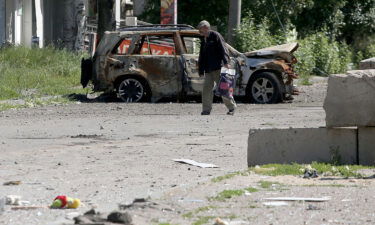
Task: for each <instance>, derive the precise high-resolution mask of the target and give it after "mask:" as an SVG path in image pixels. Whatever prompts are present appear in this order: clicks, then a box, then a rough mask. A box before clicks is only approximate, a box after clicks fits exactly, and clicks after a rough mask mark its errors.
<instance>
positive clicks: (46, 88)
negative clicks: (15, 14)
mask: <svg viewBox="0 0 375 225" xmlns="http://www.w3.org/2000/svg"><path fill="white" fill-rule="evenodd" d="M81 57H82V55H79V54H76V53H72V52H69V51H67V50H58V49H55V48H53V47H46V48H42V49H39V48H28V47H24V46H16V47H4V48H0V100H4V99H10V98H25V97H32V96H36V97H38V96H43V95H62V94H69V93H72V90H73V89H74V88H75V87H78V86H79V81H80V59H81Z"/></svg>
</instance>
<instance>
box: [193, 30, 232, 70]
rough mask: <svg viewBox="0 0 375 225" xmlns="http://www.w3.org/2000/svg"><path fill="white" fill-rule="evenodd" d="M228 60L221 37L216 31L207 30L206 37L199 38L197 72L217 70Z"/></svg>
mask: <svg viewBox="0 0 375 225" xmlns="http://www.w3.org/2000/svg"><path fill="white" fill-rule="evenodd" d="M205 39H206V40H205ZM228 62H229V54H228V49H227V48H226V46H225V41H224V39H223V37H222V36H221V35H220V34H219V33H218V32H216V31H209V34H208V37H207V38H204V37H202V38H201V49H200V52H199V60H198V66H199V74H200V75H203V74H204V72H206V73H209V72H212V71H215V70H219V69H221V67H222V66H223V65H225V64H228Z"/></svg>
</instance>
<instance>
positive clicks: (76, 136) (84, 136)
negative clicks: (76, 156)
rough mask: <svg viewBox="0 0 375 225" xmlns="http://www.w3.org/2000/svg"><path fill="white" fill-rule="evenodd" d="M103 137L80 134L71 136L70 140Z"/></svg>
mask: <svg viewBox="0 0 375 225" xmlns="http://www.w3.org/2000/svg"><path fill="white" fill-rule="evenodd" d="M100 137H103V135H98V134H78V135H75V136H70V138H100Z"/></svg>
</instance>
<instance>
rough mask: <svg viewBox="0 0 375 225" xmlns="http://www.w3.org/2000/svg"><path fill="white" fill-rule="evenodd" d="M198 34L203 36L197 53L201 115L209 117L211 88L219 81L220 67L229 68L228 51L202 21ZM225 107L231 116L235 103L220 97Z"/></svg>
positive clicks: (207, 24) (204, 21)
mask: <svg viewBox="0 0 375 225" xmlns="http://www.w3.org/2000/svg"><path fill="white" fill-rule="evenodd" d="M197 28H198V30H199V33H200V34H201V35H202V36H203V38H202V41H201V48H200V52H199V60H198V67H199V76H204V86H203V93H202V108H203V109H202V113H201V115H210V113H211V109H212V101H213V97H214V96H213V91H212V89H213V87H214V84H215V83H216V84H218V83H219V81H220V71H221V67H223V66H224V67H226V68H229V62H230V59H229V55H228V49H227V48H226V46H225V42H224V39H223V37H222V36H221V35H220V34H219V33H218V32H216V31H213V30H211V27H210V24H209V23H208V22H207V21H206V20H203V21H201V22H200V23H199V24H198V27H197ZM222 99H223V102H224V104H225V106H226V107H227V108H228V113H227V114H228V115H233V114H234V110H235V109H236V102H235V101H234V99H233V98H227V97H224V96H222Z"/></svg>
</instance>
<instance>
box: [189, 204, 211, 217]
mask: <svg viewBox="0 0 375 225" xmlns="http://www.w3.org/2000/svg"><path fill="white" fill-rule="evenodd" d="M215 208H217V207H216V206H212V205H209V206H203V207H199V208H197V209H195V210H193V211H191V212H188V213H185V214H183V215H182V217H184V218H193V216H194V214H198V213H200V212H205V211H208V210H210V209H215Z"/></svg>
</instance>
